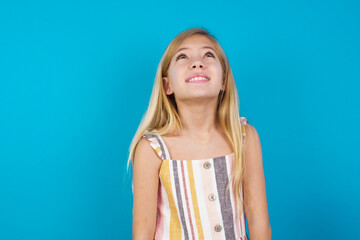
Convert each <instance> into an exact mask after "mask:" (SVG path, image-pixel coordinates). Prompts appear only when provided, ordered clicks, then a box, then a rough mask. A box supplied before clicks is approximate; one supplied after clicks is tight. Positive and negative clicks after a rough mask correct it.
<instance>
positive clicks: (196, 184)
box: [143, 117, 248, 240]
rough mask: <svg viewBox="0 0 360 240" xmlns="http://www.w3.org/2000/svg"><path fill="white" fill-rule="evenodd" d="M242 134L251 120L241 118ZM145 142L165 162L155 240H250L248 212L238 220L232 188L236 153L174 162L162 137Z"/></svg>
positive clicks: (151, 138) (160, 177)
mask: <svg viewBox="0 0 360 240" xmlns="http://www.w3.org/2000/svg"><path fill="white" fill-rule="evenodd" d="M240 120H241V124H242V125H241V130H242V132H243V133H242V134H243V135H245V126H244V125H246V123H247V120H246V118H245V117H240ZM143 137H144V138H146V139H148V140H149V141H150V145H151V147H152V148H154V150H155V151H156V153H157V154H158V156H159V157H160V158H161V159H162V160H163V161H162V164H161V167H160V171H159V188H158V189H159V191H158V202H157V219H156V230H155V233H154V239H159V240H160V239H161V240H168V239H171V240H177V239H204V240H211V239H213V240H215V239H228V240H239V239H240V240H248V237H247V234H246V231H245V216H244V211H243V213H242V214H241V216H238V214H237V211H236V206H235V198H234V193H233V191H232V184H230V187H229V191H227V192H226V193H227V194H226V196H225V190H226V186H227V184H228V182H229V179H230V177H231V173H232V169H233V165H234V152H232V153H230V154H227V155H224V156H220V157H215V158H209V159H194V160H174V159H171V158H170V155H169V151H168V149H167V147H166V145H165V142H164V140H163V139H162V137H161V136H160V135H156V134H151V131H150V132H146V133H145V134H144V135H143Z"/></svg>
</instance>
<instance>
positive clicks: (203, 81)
mask: <svg viewBox="0 0 360 240" xmlns="http://www.w3.org/2000/svg"><path fill="white" fill-rule="evenodd" d="M208 81H209V80H198V81H188V82H187V83H206V82H208Z"/></svg>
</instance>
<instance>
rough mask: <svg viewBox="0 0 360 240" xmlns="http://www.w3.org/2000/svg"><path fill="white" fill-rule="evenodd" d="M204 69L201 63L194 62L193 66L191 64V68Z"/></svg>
mask: <svg viewBox="0 0 360 240" xmlns="http://www.w3.org/2000/svg"><path fill="white" fill-rule="evenodd" d="M197 67H199V68H204V65H203V63H202V62H201V61H194V62H193V63H192V64H191V68H197Z"/></svg>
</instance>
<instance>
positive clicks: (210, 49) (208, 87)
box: [163, 34, 225, 102]
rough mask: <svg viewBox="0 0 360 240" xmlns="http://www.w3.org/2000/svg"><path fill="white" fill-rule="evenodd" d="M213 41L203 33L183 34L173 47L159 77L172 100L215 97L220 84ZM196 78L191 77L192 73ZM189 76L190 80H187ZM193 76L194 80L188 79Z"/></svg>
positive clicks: (219, 72) (222, 87)
mask: <svg viewBox="0 0 360 240" xmlns="http://www.w3.org/2000/svg"><path fill="white" fill-rule="evenodd" d="M214 49H215V46H214V44H213V43H212V42H211V41H210V40H209V39H208V38H207V37H206V36H203V35H199V34H197V35H193V36H191V37H189V38H187V39H186V40H185V41H184V42H183V43H182V44H181V45H180V46H179V47H178V48H177V49H176V51H175V54H174V56H173V58H172V59H171V62H170V66H169V69H168V76H167V77H164V78H163V83H164V87H165V91H166V94H167V95H170V94H174V95H175V99H176V101H177V102H178V101H188V100H192V101H193V100H194V99H197V100H200V99H216V100H217V97H218V95H219V92H220V90H225V87H224V86H222V85H223V73H222V72H223V70H222V67H221V63H220V60H219V58H218V56H217V55H216V53H215V51H214ZM196 76H198V77H200V78H197V79H196V78H194V77H196ZM189 80H190V81H189ZM192 80H194V81H192Z"/></svg>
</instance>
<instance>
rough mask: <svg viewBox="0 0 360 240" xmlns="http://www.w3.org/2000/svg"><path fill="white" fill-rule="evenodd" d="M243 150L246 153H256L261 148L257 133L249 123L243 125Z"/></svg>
mask: <svg viewBox="0 0 360 240" xmlns="http://www.w3.org/2000/svg"><path fill="white" fill-rule="evenodd" d="M245 134H246V135H245V140H244V150H245V152H246V153H250V154H251V153H252V154H254V153H256V152H257V151H259V150H261V143H260V137H259V133H258V131H257V130H256V128H255V127H254V126H252V125H251V124H250V123H247V124H246V125H245Z"/></svg>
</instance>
